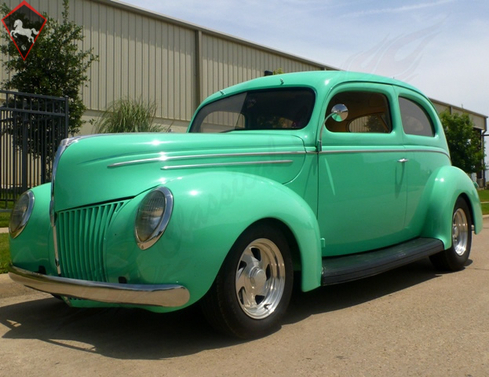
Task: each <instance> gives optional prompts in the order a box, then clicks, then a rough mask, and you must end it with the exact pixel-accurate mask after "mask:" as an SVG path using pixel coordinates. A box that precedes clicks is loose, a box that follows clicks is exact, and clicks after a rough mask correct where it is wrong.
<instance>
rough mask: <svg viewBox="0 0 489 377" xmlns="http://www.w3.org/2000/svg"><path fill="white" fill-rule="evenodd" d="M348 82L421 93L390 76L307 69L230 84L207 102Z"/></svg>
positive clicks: (318, 88)
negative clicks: (263, 91)
mask: <svg viewBox="0 0 489 377" xmlns="http://www.w3.org/2000/svg"><path fill="white" fill-rule="evenodd" d="M347 82H350V83H352V82H364V83H380V84H388V85H395V86H400V87H404V88H407V89H410V90H413V91H415V92H417V93H419V94H421V93H420V91H419V90H418V89H416V88H415V87H413V86H411V85H409V84H407V83H405V82H402V81H399V80H396V79H392V78H389V77H384V76H378V75H374V74H369V73H361V72H351V71H306V72H295V73H285V74H279V75H271V76H265V77H259V78H256V79H253V80H249V81H245V82H243V83H240V84H237V85H233V86H230V87H228V88H226V89H222V90H220V91H219V92H217V93H214V94H213V95H211V96H209V97H208V98H207V99H206V101H205V102H207V101H213V100H215V99H217V98H219V97H222V96H228V95H232V94H236V93H239V92H244V91H249V90H256V89H269V88H277V87H288V86H310V87H314V88H316V89H317V90H321V89H322V88H326V87H329V88H331V87H334V86H336V85H338V84H340V83H347Z"/></svg>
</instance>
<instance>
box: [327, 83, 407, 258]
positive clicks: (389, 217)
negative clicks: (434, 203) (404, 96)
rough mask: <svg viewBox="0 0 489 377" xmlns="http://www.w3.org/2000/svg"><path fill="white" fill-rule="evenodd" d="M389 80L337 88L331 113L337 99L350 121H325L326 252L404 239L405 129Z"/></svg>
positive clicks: (341, 252) (331, 99)
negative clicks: (396, 116)
mask: <svg viewBox="0 0 489 377" xmlns="http://www.w3.org/2000/svg"><path fill="white" fill-rule="evenodd" d="M395 99H396V97H395V95H394V94H393V89H392V87H391V86H388V85H380V84H379V85H377V84H370V83H369V84H360V83H359V84H349V85H345V84H344V85H342V86H340V87H337V88H335V89H334V90H333V91H332V92H331V94H330V96H329V101H328V105H327V106H326V109H327V111H326V114H329V112H330V111H331V108H332V107H333V106H334V105H335V104H338V103H342V104H344V105H346V106H347V107H348V110H349V114H348V117H347V118H346V120H344V121H342V122H335V121H334V120H333V119H332V118H330V119H328V120H327V122H326V128H325V129H324V130H323V133H322V140H321V142H322V148H321V151H320V152H319V153H318V165H319V180H318V183H319V187H318V195H319V198H318V221H319V226H320V230H321V237H322V238H323V239H324V241H323V246H324V248H323V256H334V255H344V254H350V253H356V252H363V251H367V250H373V249H378V248H382V247H386V246H389V245H393V244H396V243H399V242H402V241H404V240H405V236H406V232H405V229H404V228H405V214H406V204H407V193H406V187H407V169H408V165H407V164H406V158H405V150H404V147H403V145H402V136H403V134H402V131H401V129H400V128H399V125H398V124H396V123H395V122H393V118H392V110H391V107H392V106H393V104H396V102H395Z"/></svg>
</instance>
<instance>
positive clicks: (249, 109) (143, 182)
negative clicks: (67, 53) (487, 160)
mask: <svg viewBox="0 0 489 377" xmlns="http://www.w3.org/2000/svg"><path fill="white" fill-rule="evenodd" d="M481 229H482V214H481V208H480V203H479V199H478V195H477V192H476V190H475V188H474V185H473V183H472V181H471V180H470V179H469V177H468V176H467V175H466V174H465V173H464V172H463V171H461V170H459V169H458V168H455V167H453V166H452V165H451V163H450V154H449V151H448V148H447V143H446V140H445V136H444V133H443V129H442V126H441V124H440V121H439V119H438V116H437V113H436V111H435V109H434V107H433V105H432V104H431V103H430V101H429V100H428V99H427V98H426V97H425V96H424V95H423V94H421V93H420V92H419V91H418V90H416V89H414V88H413V87H411V86H409V85H407V84H405V83H402V82H399V81H396V80H392V79H388V78H383V77H378V76H373V75H367V74H359V73H352V72H331V71H319V72H302V73H293V74H284V75H276V76H269V77H263V78H259V79H256V80H252V81H249V82H245V83H242V84H239V85H236V86H233V87H230V88H227V89H224V90H221V91H219V92H218V93H216V94H214V95H212V96H210V97H209V98H208V99H206V100H205V101H204V102H203V103H202V105H201V106H200V107H199V108H198V109H197V111H196V113H195V115H194V117H193V119H192V121H191V123H190V126H189V128H188V133H186V134H171V133H170V134H169V133H151V134H149V133H146V134H121V135H93V136H84V137H74V138H70V139H66V140H64V141H63V142H62V143H61V145H60V147H59V149H58V152H57V156H56V159H55V167H54V172H53V180H52V183H51V184H45V185H41V186H39V187H36V188H33V189H32V190H29V191H27V192H26V193H24V194H23V195H22V197H21V198H20V199H19V201H18V203H17V204H16V206H15V208H14V210H13V215H12V220H11V223H10V248H11V253H12V266H11V268H10V272H9V273H10V276H11V278H12V279H13V280H15V281H17V282H20V283H22V284H24V285H26V286H28V287H31V288H34V289H37V290H40V291H44V292H48V293H51V294H53V295H55V296H58V297H61V298H62V299H63V300H64V301H65V302H66V303H67V304H69V305H71V306H73V307H100V306H125V307H138V308H144V309H147V310H151V311H155V312H169V311H174V310H178V309H182V308H185V307H187V306H189V305H192V304H194V303H197V302H200V304H201V306H202V308H203V312H204V314H205V316H206V317H207V318H208V320H209V322H210V323H211V324H212V325H213V326H215V327H216V328H217V329H220V330H222V331H224V332H225V333H228V334H231V335H233V336H237V337H240V338H253V337H259V336H263V335H266V334H268V333H270V332H271V331H274V330H275V329H276V328H277V327H278V326H279V325H280V321H281V317H282V316H283V315H284V313H285V311H286V308H287V305H288V303H289V299H290V296H291V292H292V285H293V278H294V277H296V280H297V281H296V283H297V284H298V285H300V287H301V289H302V290H303V291H309V290H312V289H315V288H317V287H320V286H322V285H330V284H337V283H342V282H348V281H351V280H355V279H359V278H363V277H368V276H372V275H374V274H378V273H381V272H384V271H386V270H390V269H393V268H396V267H399V266H401V265H404V264H407V263H410V262H413V261H416V260H418V259H421V258H426V257H429V258H430V259H431V261H432V262H433V264H434V266H435V267H437V268H440V269H444V270H450V271H454V270H460V269H463V268H464V265H465V263H466V262H467V259H468V257H469V253H470V247H471V240H472V231H474V232H475V233H478V232H479V231H480V230H481Z"/></svg>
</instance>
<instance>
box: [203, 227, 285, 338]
mask: <svg viewBox="0 0 489 377" xmlns="http://www.w3.org/2000/svg"><path fill="white" fill-rule="evenodd" d="M292 280H293V268H292V259H291V255H290V250H289V246H288V243H287V242H286V240H285V238H284V236H283V234H282V233H281V232H280V231H278V230H277V229H276V228H274V227H271V226H269V225H256V226H252V227H251V228H249V229H247V230H246V231H245V232H244V233H243V234H242V235H241V236H240V237H239V238H238V239H237V241H236V242H235V244H234V245H233V247H232V248H231V250H230V252H229V254H228V256H227V257H226V259H225V261H224V263H223V265H222V267H221V269H220V271H219V273H218V275H217V277H216V280H215V282H214V284H213V285H212V287H211V289H210V291H209V292H208V293H207V294H206V296H205V297H204V298H203V299H202V302H201V304H202V308H203V312H204V314H205V316H206V318H207V320H208V321H209V322H210V323H211V325H212V326H213V327H215V328H217V329H218V330H220V331H222V332H224V333H226V334H229V335H232V336H235V337H238V338H242V339H250V338H258V337H261V336H264V335H267V334H269V333H270V332H272V331H273V330H275V328H277V327H278V326H279V325H280V320H281V318H282V317H283V315H284V313H285V311H286V309H287V306H288V303H289V300H290V296H291V293H292V284H293V282H292Z"/></svg>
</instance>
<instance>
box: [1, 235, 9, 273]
mask: <svg viewBox="0 0 489 377" xmlns="http://www.w3.org/2000/svg"><path fill="white" fill-rule="evenodd" d="M9 263H10V249H9V247H8V234H0V274H3V273H5V272H7V267H8V264H9Z"/></svg>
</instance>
